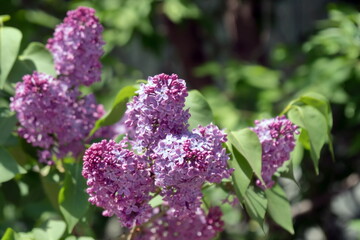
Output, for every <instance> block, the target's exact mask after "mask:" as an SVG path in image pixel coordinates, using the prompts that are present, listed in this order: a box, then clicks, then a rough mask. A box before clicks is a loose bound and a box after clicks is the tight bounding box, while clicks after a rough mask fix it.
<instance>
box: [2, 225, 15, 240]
mask: <svg viewBox="0 0 360 240" xmlns="http://www.w3.org/2000/svg"><path fill="white" fill-rule="evenodd" d="M17 239H18V235H17V233H16V232H15V231H14V230H12V229H11V228H7V229H6V231H5V233H4V235H3V236H2V238H1V240H17Z"/></svg>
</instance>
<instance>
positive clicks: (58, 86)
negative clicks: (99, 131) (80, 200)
mask: <svg viewBox="0 0 360 240" xmlns="http://www.w3.org/2000/svg"><path fill="white" fill-rule="evenodd" d="M79 96H80V93H79V92H78V91H76V90H72V89H69V86H68V85H67V84H65V83H63V82H61V81H58V80H56V79H54V78H53V77H51V76H49V75H46V74H42V73H37V72H34V73H33V74H32V75H25V76H24V77H23V81H22V82H19V83H17V85H16V91H15V96H14V97H13V98H11V104H10V108H11V110H13V111H16V113H17V118H18V120H19V122H20V127H19V129H18V133H19V135H20V136H21V137H23V138H24V139H25V140H26V141H27V142H28V143H30V144H32V145H33V146H35V147H39V148H41V149H42V150H40V151H39V159H40V161H41V162H44V163H48V164H51V163H52V161H51V156H52V154H53V153H55V154H56V156H57V157H59V158H62V157H64V156H66V155H67V154H68V153H72V155H73V156H78V155H79V154H80V153H81V152H82V151H84V150H85V149H84V146H83V144H82V140H83V139H84V138H85V137H86V136H87V134H88V133H89V131H90V129H91V128H92V127H93V125H94V122H95V121H96V119H98V118H99V115H98V114H97V107H98V105H97V104H96V102H95V98H94V96H92V95H88V96H86V97H84V98H80V97H79Z"/></svg>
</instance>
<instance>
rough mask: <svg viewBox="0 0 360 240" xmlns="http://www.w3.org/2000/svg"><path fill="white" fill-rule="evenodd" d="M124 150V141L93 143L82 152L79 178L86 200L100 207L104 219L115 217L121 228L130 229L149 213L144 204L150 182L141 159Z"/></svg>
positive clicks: (143, 219)
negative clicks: (82, 158)
mask: <svg viewBox="0 0 360 240" xmlns="http://www.w3.org/2000/svg"><path fill="white" fill-rule="evenodd" d="M126 148H127V143H126V139H125V140H123V141H121V142H120V143H115V142H114V141H113V140H110V141H107V140H103V141H101V142H100V143H94V144H93V145H92V146H91V147H90V148H89V149H88V150H87V151H86V153H85V156H84V166H83V176H84V177H85V178H86V179H87V185H88V188H87V193H88V194H89V195H90V198H89V201H90V202H91V203H92V204H94V205H97V206H99V207H102V208H104V209H105V210H104V211H103V215H104V216H112V215H113V214H115V215H116V216H117V217H118V218H119V219H121V221H122V223H123V225H124V226H126V227H133V226H134V225H138V224H141V223H143V222H144V221H146V220H147V219H148V216H149V215H150V214H151V210H152V209H151V207H150V205H149V204H148V201H149V200H150V198H151V196H150V195H149V193H150V192H152V191H154V183H153V179H152V178H151V172H150V171H149V167H148V166H147V165H148V163H147V161H146V159H145V158H144V156H140V155H136V154H134V153H133V152H132V151H130V150H128V149H126Z"/></svg>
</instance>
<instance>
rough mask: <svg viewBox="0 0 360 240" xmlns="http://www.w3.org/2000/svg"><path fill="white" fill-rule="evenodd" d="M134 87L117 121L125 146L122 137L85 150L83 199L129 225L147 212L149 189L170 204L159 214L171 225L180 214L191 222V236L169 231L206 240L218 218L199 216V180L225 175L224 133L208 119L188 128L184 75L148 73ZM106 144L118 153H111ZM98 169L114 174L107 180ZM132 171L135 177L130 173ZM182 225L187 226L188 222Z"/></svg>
mask: <svg viewBox="0 0 360 240" xmlns="http://www.w3.org/2000/svg"><path fill="white" fill-rule="evenodd" d="M137 93H138V96H135V97H134V99H133V101H132V102H130V103H128V109H127V111H126V113H125V117H124V119H125V120H123V121H125V125H126V127H125V129H126V130H127V131H128V134H127V136H126V137H125V140H123V141H127V142H131V144H132V150H130V148H125V146H122V143H120V145H121V146H120V145H117V144H116V143H114V142H113V141H110V142H106V141H103V142H101V143H96V144H93V145H92V146H91V147H90V148H89V149H88V150H87V152H86V154H85V157H84V168H83V175H84V177H85V178H87V179H88V186H89V188H88V193H89V194H90V200H89V201H90V202H91V203H93V204H96V205H97V206H100V207H102V208H104V209H105V211H104V214H105V215H107V216H110V215H112V214H115V215H117V216H118V217H119V218H120V220H121V222H122V223H123V225H124V226H127V227H129V226H133V225H134V224H135V225H139V224H141V223H143V222H144V220H145V219H148V218H150V217H151V211H150V210H149V209H150V207H149V204H148V201H149V193H160V194H161V195H162V197H163V201H164V204H166V206H168V207H170V209H171V215H169V214H170V212H167V215H168V216H169V221H172V223H173V224H175V225H176V226H174V227H178V226H179V224H180V225H181V221H180V220H181V219H185V218H191V219H192V220H191V221H193V224H198V225H199V229H198V230H196V234H197V235H193V234H194V231H192V230H191V231H190V230H186V231H181V232H180V230H174V232H175V233H176V231H177V233H176V234H179V237H180V239H210V238H211V237H210V235H211V236H214V235H215V232H216V231H219V229H220V227H219V226H220V225H219V223H220V222H221V221H220V218H216V216H217V215H216V211H215V213H214V214H209V216H212V217H209V218H207V217H206V216H205V215H204V213H203V212H202V210H201V209H200V205H201V197H202V193H201V188H202V185H203V184H204V183H205V182H206V181H207V182H210V183H219V182H221V180H222V179H223V178H228V177H229V176H230V174H231V173H232V169H227V160H228V159H229V156H228V155H227V154H226V151H225V149H224V148H223V146H222V144H223V143H224V142H226V134H225V133H224V132H222V131H221V130H219V128H218V127H217V126H215V125H213V124H209V125H208V126H205V127H202V126H199V127H198V128H195V129H193V130H192V131H189V130H188V126H189V125H188V119H189V117H190V114H189V112H188V110H184V106H185V97H186V96H187V95H188V93H187V90H186V85H185V81H184V80H181V79H179V78H178V76H177V75H175V74H173V75H166V74H159V75H156V76H154V77H150V78H149V81H148V83H147V84H142V85H141V87H140V90H139V91H138V92H137ZM129 138H130V139H131V140H129ZM114 149H116V151H117V152H120V153H121V154H114ZM98 152H100V153H98ZM135 152H137V153H139V155H137V154H135ZM119 156H121V160H120V159H119ZM134 162H136V164H135V165H136V166H133V167H132V168H131V169H132V170H134V172H131V173H132V174H133V175H131V176H128V175H127V174H128V172H129V169H128V166H130V165H131V164H132V163H134ZM104 165H106V166H107V167H106V168H105V167H104ZM104 169H106V171H107V172H111V176H115V177H113V178H111V181H110V180H109V178H108V177H107V175H106V176H105V173H104V171H105V170H104ZM138 172H140V173H141V174H143V175H141V176H137V175H138V174H140V173H138ZM145 173H146V174H145ZM107 174H109V173H107ZM119 189H127V192H129V193H131V195H119V194H118V191H120V190H119ZM121 191H123V190H121ZM134 206H135V210H134ZM129 209H130V210H129ZM140 209H141V210H140ZM153 217H154V216H152V217H151V218H153ZM200 222H201V224H200ZM160 225H163V224H160ZM160 225H159V226H160ZM200 225H201V226H200ZM218 225H219V226H218ZM183 226H184V227H185V228H190V226H191V224H190V225H183ZM163 227H165V228H167V224H165V225H163V226H162V227H161V228H163ZM170 230H171V229H170ZM151 231H153V230H151ZM171 231H172V230H171ZM187 231H190V232H191V233H186V232H187ZM210 233H211V234H210ZM189 234H190V235H189ZM206 234H207V235H206ZM153 236H155V237H156V236H158V235H157V233H156V234H155V235H153ZM192 236H196V238H192ZM161 237H164V236H163V235H161ZM188 237H189V238H188ZM160 239H163V238H160ZM164 239H173V238H164Z"/></svg>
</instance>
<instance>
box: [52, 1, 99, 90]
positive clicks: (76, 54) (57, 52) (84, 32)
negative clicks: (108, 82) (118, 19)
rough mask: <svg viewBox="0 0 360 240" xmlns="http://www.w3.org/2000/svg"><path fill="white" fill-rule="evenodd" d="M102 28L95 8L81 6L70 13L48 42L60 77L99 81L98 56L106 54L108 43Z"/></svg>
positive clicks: (71, 81) (76, 81)
mask: <svg viewBox="0 0 360 240" xmlns="http://www.w3.org/2000/svg"><path fill="white" fill-rule="evenodd" d="M102 32H103V27H102V26H101V24H100V23H99V20H98V19H97V17H96V16H95V10H94V9H91V8H87V7H79V8H77V9H76V10H73V11H69V12H68V13H67V17H66V18H65V19H64V21H63V23H61V24H60V25H58V26H57V27H56V29H55V33H54V37H53V38H51V39H49V40H48V43H47V45H46V47H47V48H48V49H49V50H50V52H51V53H52V55H53V57H54V62H55V69H56V72H57V74H58V75H59V78H60V79H61V80H63V81H65V82H67V83H68V84H70V85H71V86H78V85H81V84H83V85H86V86H89V85H91V84H92V83H94V82H97V81H100V78H101V63H100V61H99V59H100V57H101V56H102V55H103V54H104V51H103V49H102V47H103V45H104V44H105V43H104V41H103V40H102V37H101V34H102Z"/></svg>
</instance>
